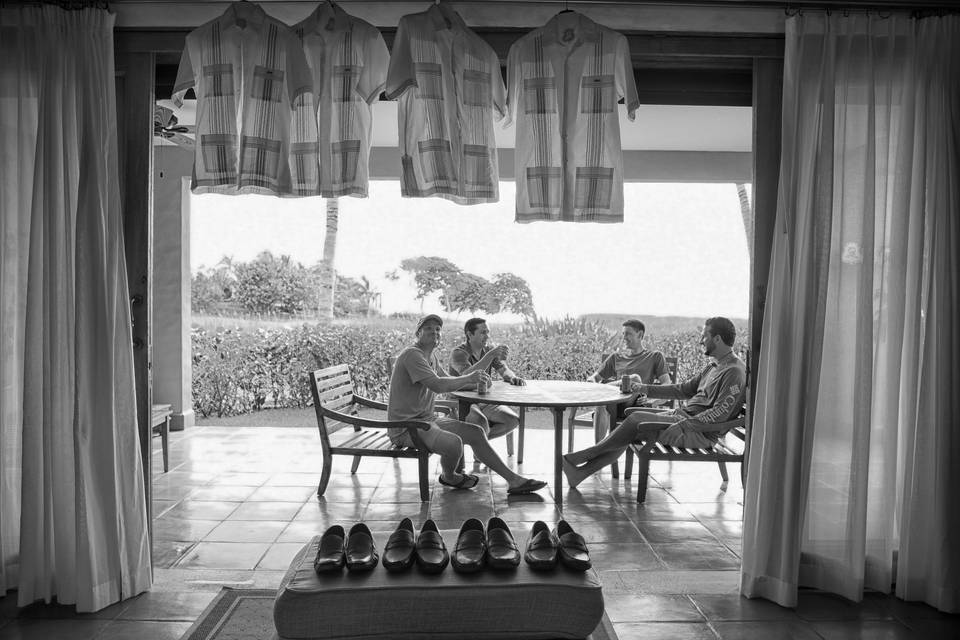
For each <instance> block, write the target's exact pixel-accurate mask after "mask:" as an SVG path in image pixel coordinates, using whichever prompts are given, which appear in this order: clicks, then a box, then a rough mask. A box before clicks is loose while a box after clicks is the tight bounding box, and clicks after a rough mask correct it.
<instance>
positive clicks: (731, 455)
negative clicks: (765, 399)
mask: <svg viewBox="0 0 960 640" xmlns="http://www.w3.org/2000/svg"><path fill="white" fill-rule="evenodd" d="M662 424H663V427H664V429H666V428H667V427H668V426H670V424H669V423H662ZM746 425H747V420H746V415H745V414H744V412H741V416H740V417H738V418H736V419H735V420H731V421H729V422H720V423H717V424H716V425H715V426H716V431H718V432H721V433H724V435H722V436H721V437H720V439H719V440H718V441H717V443H716V444H715V445H714V446H713V447H711V448H709V449H686V448H682V447H672V446H669V445H665V444H662V443H660V442H657V441H656V439H652V440H648V441H645V442H643V441H641V442H635V443H633V444H631V445H630V446H629V447H628V448H627V461H626V468H625V469H624V477H626V478H630V474H631V471H632V467H633V456H634V455H636V456H637V502H644V501H645V500H646V499H647V480H648V478H649V476H650V461H651V460H671V461H679V462H716V463H717V465H718V466H719V467H720V477H722V478H723V487H726V485H727V482H729V481H730V478H729V476H728V475H727V463H728V462H739V463H740V479H741V481H742V480H743V478H744V476H745V471H746V462H745V459H746V456H747V449H748V442H749V440H748V435H747V426H746Z"/></svg>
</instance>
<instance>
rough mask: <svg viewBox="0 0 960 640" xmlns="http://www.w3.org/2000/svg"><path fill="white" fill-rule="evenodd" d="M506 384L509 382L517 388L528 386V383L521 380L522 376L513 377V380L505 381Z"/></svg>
mask: <svg viewBox="0 0 960 640" xmlns="http://www.w3.org/2000/svg"><path fill="white" fill-rule="evenodd" d="M504 382H509V383H510V384H512V385H513V386H515V387H522V386H525V385H526V384H527V381H526V380H524V379H523V378H521V377H520V376H513V377H512V378H510V379H509V380H505V381H504Z"/></svg>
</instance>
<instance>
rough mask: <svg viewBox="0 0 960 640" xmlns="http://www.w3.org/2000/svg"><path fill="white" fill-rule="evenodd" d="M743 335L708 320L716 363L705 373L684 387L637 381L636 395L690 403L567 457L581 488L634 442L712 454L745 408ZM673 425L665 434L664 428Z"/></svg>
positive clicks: (707, 343)
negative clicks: (738, 350)
mask: <svg viewBox="0 0 960 640" xmlns="http://www.w3.org/2000/svg"><path fill="white" fill-rule="evenodd" d="M736 336H737V331H736V329H735V328H734V326H733V323H732V322H730V320H728V319H727V318H721V317H717V318H708V319H707V321H706V322H705V323H704V325H703V333H702V334H701V336H700V344H701V345H702V346H703V352H704V354H705V355H707V356H710V357H711V358H713V359H714V362H712V363H710V364H709V365H708V366H707V367H706V368H705V369H704V370H703V371H701V372H700V373H699V374H697V375H696V376H694V377H692V378H690V379H689V380H685V381H684V382H682V383H680V384H667V385H650V384H645V383H642V382H641V381H640V379H639V376H632V381H633V387H632V389H633V391H634V392H637V393H641V394H644V393H645V394H647V395H648V396H649V397H651V398H678V399H686V402H685V403H684V404H683V406H681V407H680V408H678V409H674V410H673V411H672V412H669V413H651V412H645V411H637V412H636V413H632V414H630V415H629V416H627V418H626V419H625V420H624V421H623V422H622V423H620V426H618V427H617V428H616V429H614V430H613V431H611V432H610V434H609V435H608V436H607V437H605V438H604V439H603V440H601V441H600V442H598V443H597V444H596V445H594V446H592V447H587V448H586V449H581V450H580V451H573V452H571V453H568V454H566V455H565V456H563V458H562V460H563V473H564V474H565V475H566V476H567V480H568V481H569V482H570V486H571V487H575V486H577V485H578V484H580V483H581V482H583V481H584V480H585V479H586V478H588V477H590V476H591V475H593V474H594V473H596V472H597V471H599V470H600V469H602V468H603V467H605V466H607V465H608V464H611V463H612V462H614V461H615V460H617V458H619V457H620V455H621V454H622V453H623V452H624V450H626V448H627V446H629V445H630V443H631V442H636V441H639V440H647V439H648V438H651V437H656V439H657V440H658V441H659V442H662V443H664V444H668V445H673V446H679V447H689V448H695V449H699V448H710V447H712V446H713V445H714V443H715V442H716V441H717V439H718V438H719V436H720V435H721V434H720V431H718V428H717V426H716V425H717V424H719V423H723V422H727V421H728V420H732V419H733V418H735V417H736V416H737V414H739V412H740V409H741V408H742V407H743V400H744V397H745V394H746V382H747V368H746V365H744V363H743V361H742V360H741V359H740V358H738V357H737V356H736V354H735V353H733V343H734V340H735V339H736ZM665 422H668V423H671V424H670V426H669V427H667V428H664V427H663V423H665Z"/></svg>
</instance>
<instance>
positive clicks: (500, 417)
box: [468, 405, 520, 440]
mask: <svg viewBox="0 0 960 640" xmlns="http://www.w3.org/2000/svg"><path fill="white" fill-rule="evenodd" d="M474 406H476V405H474ZM483 415H484V416H485V417H486V419H487V424H489V425H490V429H489V431H487V438H488V439H490V440H493V439H494V438H499V437H500V436H505V435H507V434H508V433H510V432H511V431H513V430H514V429H516V428H517V427H518V426H519V425H520V416H518V415H517V413H516V412H515V411H513V410H512V409H510V408H509V407H505V406H503V405H487V406H485V407H484V408H483ZM468 422H469V420H468Z"/></svg>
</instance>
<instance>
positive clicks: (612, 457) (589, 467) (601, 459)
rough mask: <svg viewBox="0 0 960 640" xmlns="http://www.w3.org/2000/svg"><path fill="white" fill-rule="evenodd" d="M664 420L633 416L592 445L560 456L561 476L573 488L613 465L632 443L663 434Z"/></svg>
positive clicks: (643, 414) (635, 414)
mask: <svg viewBox="0 0 960 640" xmlns="http://www.w3.org/2000/svg"><path fill="white" fill-rule="evenodd" d="M663 418H664V417H663V416H662V415H658V414H651V413H645V412H637V413H632V414H630V415H629V416H627V418H626V419H625V420H624V421H623V422H622V423H620V426H619V427H617V428H616V429H614V430H613V431H611V432H610V433H609V434H608V435H607V437H605V438H604V439H603V440H601V441H600V442H598V443H597V444H595V445H594V446H592V447H587V448H586V449H581V450H580V451H572V452H570V453H568V454H567V455H565V456H563V473H564V474H565V475H566V476H567V481H568V482H569V483H570V486H571V487H576V486H577V485H578V484H580V483H581V482H583V481H584V480H585V479H586V478H588V477H590V476H592V475H593V474H594V473H596V472H597V471H599V470H600V469H603V468H604V467H606V466H607V465H609V464H612V463H613V462H614V461H616V460H617V458H619V457H620V455H621V454H622V453H623V452H624V451H625V450H626V448H627V446H629V445H630V443H631V442H634V441H636V440H642V439H643V438H644V437H645V436H649V435H650V434H656V433H659V432H660V431H662V430H663V429H664V428H665V425H664V423H663Z"/></svg>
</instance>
